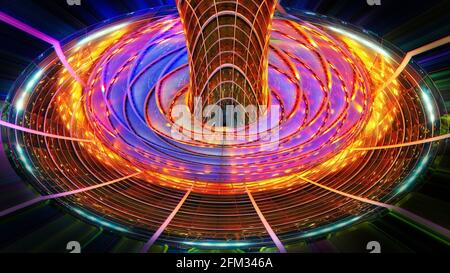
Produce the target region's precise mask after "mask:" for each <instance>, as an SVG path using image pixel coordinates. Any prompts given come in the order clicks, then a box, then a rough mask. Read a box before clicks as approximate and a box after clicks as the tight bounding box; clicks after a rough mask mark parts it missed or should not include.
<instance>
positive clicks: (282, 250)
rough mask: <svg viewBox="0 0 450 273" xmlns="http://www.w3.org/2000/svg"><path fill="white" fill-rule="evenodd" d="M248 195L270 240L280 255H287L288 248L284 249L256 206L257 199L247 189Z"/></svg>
mask: <svg viewBox="0 0 450 273" xmlns="http://www.w3.org/2000/svg"><path fill="white" fill-rule="evenodd" d="M247 194H248V197H249V198H250V201H251V202H252V205H253V207H254V208H255V210H256V213H257V214H258V216H259V219H260V220H261V222H262V223H263V225H264V227H265V228H266V230H267V233H269V235H270V238H272V241H273V242H274V243H275V245H276V246H277V248H278V251H280V253H286V252H287V251H286V248H285V247H284V245H283V244H282V243H281V241H280V239H279V238H278V236H277V235H276V234H275V232H274V231H273V229H272V227H271V226H270V225H269V222H267V220H266V217H264V215H263V213H262V212H261V210H260V209H259V207H258V204H256V201H255V199H254V198H253V195H252V193H251V192H250V191H249V190H248V189H247Z"/></svg>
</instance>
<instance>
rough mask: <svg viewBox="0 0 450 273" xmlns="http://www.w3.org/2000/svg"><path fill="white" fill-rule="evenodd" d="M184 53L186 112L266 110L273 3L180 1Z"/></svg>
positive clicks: (272, 0) (268, 0)
mask: <svg viewBox="0 0 450 273" xmlns="http://www.w3.org/2000/svg"><path fill="white" fill-rule="evenodd" d="M177 6H178V10H179V12H180V15H181V18H182V20H183V26H184V31H185V34H186V39H187V46H188V51H189V57H190V58H189V65H190V73H191V77H190V79H191V82H190V88H191V92H190V96H189V101H190V106H191V107H192V108H193V107H194V103H195V100H194V98H195V97H199V98H202V103H203V106H204V105H212V104H217V105H219V106H222V107H224V106H225V105H242V106H244V107H246V106H248V105H258V106H262V105H267V104H268V99H269V90H268V75H267V74H268V44H269V38H270V28H271V22H272V17H273V14H274V12H275V6H276V0H247V1H238V0H179V1H177Z"/></svg>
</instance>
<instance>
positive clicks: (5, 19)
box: [0, 11, 85, 86]
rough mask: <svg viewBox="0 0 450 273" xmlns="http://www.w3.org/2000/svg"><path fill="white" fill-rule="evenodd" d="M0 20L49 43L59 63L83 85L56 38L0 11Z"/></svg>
mask: <svg viewBox="0 0 450 273" xmlns="http://www.w3.org/2000/svg"><path fill="white" fill-rule="evenodd" d="M0 20H1V21H3V22H5V23H7V24H9V25H11V26H13V27H15V28H18V29H20V30H22V31H24V32H26V33H28V34H30V35H32V36H34V37H36V38H38V39H40V40H42V41H44V42H46V43H49V44H51V45H52V46H53V47H54V49H55V52H56V55H57V56H58V58H59V60H60V61H61V63H62V64H63V65H64V67H65V68H66V69H67V71H69V73H70V75H72V77H73V78H74V79H75V80H76V81H77V82H78V83H80V84H81V86H85V85H84V82H83V81H82V80H81V78H80V77H79V76H78V75H77V73H76V72H75V70H74V69H73V68H72V66H70V64H69V62H68V61H67V59H66V56H65V55H64V51H63V49H62V47H61V44H60V43H59V41H58V40H56V39H55V38H53V37H50V36H48V35H47V34H45V33H43V32H41V31H39V30H37V29H35V28H33V27H31V26H29V25H27V24H25V23H23V22H21V21H19V20H17V19H16V18H14V17H11V16H9V15H8V14H6V13H4V12H1V11H0Z"/></svg>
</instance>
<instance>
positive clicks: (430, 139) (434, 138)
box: [352, 134, 450, 151]
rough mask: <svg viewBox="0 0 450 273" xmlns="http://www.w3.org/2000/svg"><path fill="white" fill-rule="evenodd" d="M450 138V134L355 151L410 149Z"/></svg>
mask: <svg viewBox="0 0 450 273" xmlns="http://www.w3.org/2000/svg"><path fill="white" fill-rule="evenodd" d="M448 138H450V134H445V135H441V136H436V137H431V138H427V139H421V140H416V141H412V142H406V143H400V144H392V145H385V146H374V147H362V148H353V149H352V150H353V151H371V150H384V149H393V148H402V147H408V146H414V145H420V144H426V143H431V142H435V141H439V140H444V139H448Z"/></svg>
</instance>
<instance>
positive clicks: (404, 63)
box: [378, 35, 450, 91]
mask: <svg viewBox="0 0 450 273" xmlns="http://www.w3.org/2000/svg"><path fill="white" fill-rule="evenodd" d="M447 43H450V35H449V36H447V37H444V38H441V39H439V40H437V41H434V42H431V43H429V44H426V45H423V46H421V47H419V48H416V49H414V50H411V51H409V52H408V53H406V55H405V57H404V58H403V60H402V62H401V63H400V65H399V66H398V67H397V69H396V70H395V72H394V74H392V76H391V77H390V78H389V79H388V80H387V81H386V82H385V83H384V84H383V85H382V86H381V87H380V89H378V91H383V90H384V89H386V87H388V86H389V85H390V84H391V83H392V82H393V81H394V80H395V79H396V78H397V77H398V76H399V75H400V74H401V73H402V72H403V70H405V68H406V66H408V64H409V62H410V61H411V59H412V58H413V57H414V56H416V55H419V54H422V53H424V52H427V51H429V50H432V49H434V48H437V47H440V46H442V45H445V44H447Z"/></svg>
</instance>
